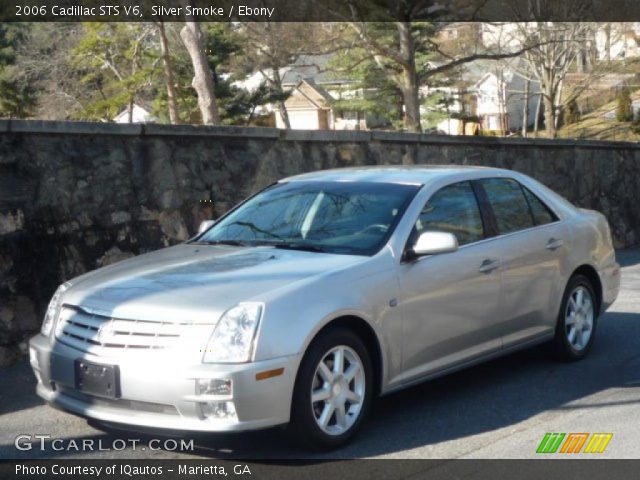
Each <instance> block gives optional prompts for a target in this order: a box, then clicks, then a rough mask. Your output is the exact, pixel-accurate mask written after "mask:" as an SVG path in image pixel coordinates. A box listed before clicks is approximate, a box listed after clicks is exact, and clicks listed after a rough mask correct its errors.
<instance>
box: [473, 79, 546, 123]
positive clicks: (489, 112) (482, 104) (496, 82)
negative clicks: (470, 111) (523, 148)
mask: <svg viewBox="0 0 640 480" xmlns="http://www.w3.org/2000/svg"><path fill="white" fill-rule="evenodd" d="M527 84H528V87H527ZM473 90H474V92H475V96H476V112H475V114H476V115H477V116H478V117H479V119H480V125H481V128H482V129H483V130H488V131H502V132H505V131H517V130H520V129H522V127H523V123H524V121H526V124H527V125H532V124H533V123H534V120H535V115H536V108H537V104H538V99H539V92H540V86H539V83H538V82H536V81H533V80H529V81H528V80H527V79H526V78H525V77H523V76H522V75H521V74H519V73H517V72H515V71H513V70H511V69H509V68H504V69H500V68H495V69H494V70H493V71H488V72H487V73H485V74H484V75H483V76H482V77H481V78H480V80H478V82H476V84H475V85H474V87H473ZM527 90H528V92H527ZM525 103H528V115H527V118H526V120H525V119H523V116H524V110H525Z"/></svg>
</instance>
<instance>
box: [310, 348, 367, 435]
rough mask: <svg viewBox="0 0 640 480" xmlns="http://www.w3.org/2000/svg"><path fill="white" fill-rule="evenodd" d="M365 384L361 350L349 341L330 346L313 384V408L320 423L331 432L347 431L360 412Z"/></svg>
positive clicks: (331, 433) (319, 424)
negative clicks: (348, 344) (356, 350)
mask: <svg viewBox="0 0 640 480" xmlns="http://www.w3.org/2000/svg"><path fill="white" fill-rule="evenodd" d="M365 388H366V377H365V372H364V368H363V365H362V360H361V359H360V357H359V356H358V354H357V353H356V352H355V351H354V350H353V349H352V348H350V347H348V346H346V345H339V346H337V347H334V348H332V349H331V350H329V351H328V352H327V353H326V354H325V355H324V356H323V357H322V360H320V363H319V364H318V366H317V367H316V371H315V374H314V376H313V382H312V384H311V409H312V411H313V416H314V418H315V420H316V423H317V425H318V427H320V429H321V430H322V431H323V432H325V433H327V434H329V435H341V434H343V433H345V432H347V431H348V430H349V429H350V428H351V427H352V426H353V425H354V424H355V422H356V421H357V420H358V417H359V416H360V412H361V410H362V405H363V401H364V397H365Z"/></svg>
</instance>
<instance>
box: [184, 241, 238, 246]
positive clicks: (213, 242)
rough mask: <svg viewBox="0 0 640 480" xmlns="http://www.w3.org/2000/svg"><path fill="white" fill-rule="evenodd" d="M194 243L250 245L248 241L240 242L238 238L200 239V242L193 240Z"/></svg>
mask: <svg viewBox="0 0 640 480" xmlns="http://www.w3.org/2000/svg"><path fill="white" fill-rule="evenodd" d="M192 245H231V246H234V247H248V246H249V244H248V243H245V242H239V241H238V240H200V241H198V242H192Z"/></svg>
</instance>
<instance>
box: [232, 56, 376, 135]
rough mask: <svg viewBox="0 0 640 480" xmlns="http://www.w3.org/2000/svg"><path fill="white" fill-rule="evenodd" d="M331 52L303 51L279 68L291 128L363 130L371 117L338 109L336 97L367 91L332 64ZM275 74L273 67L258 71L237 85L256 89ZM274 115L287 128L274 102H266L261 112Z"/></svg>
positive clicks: (358, 94) (349, 97) (276, 120)
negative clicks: (341, 75)
mask: <svg viewBox="0 0 640 480" xmlns="http://www.w3.org/2000/svg"><path fill="white" fill-rule="evenodd" d="M330 60H331V55H301V56H300V57H298V58H297V59H296V61H295V62H294V63H293V64H291V65H287V66H286V67H283V68H281V69H280V71H279V73H280V79H281V82H282V88H283V89H284V90H285V91H288V92H290V96H289V98H287V100H286V101H285V109H286V110H287V116H288V117H289V124H290V125H291V128H292V129H294V130H296V129H298V130H318V129H328V130H360V129H362V130H364V129H366V128H368V127H369V125H368V122H369V121H370V119H369V118H368V117H367V116H365V115H363V114H360V113H358V112H355V111H348V110H339V111H337V110H335V108H334V107H333V105H332V102H333V101H334V100H340V99H351V98H356V97H358V96H361V95H364V93H365V92H364V91H363V90H362V89H359V88H355V87H354V86H353V84H354V81H353V80H350V79H346V78H341V77H340V76H337V75H335V72H333V71H332V69H331V68H330V67H329V61H330ZM272 74H273V72H272V71H271V70H265V71H258V72H255V73H253V74H251V75H250V76H248V77H247V78H246V79H244V80H242V81H238V82H235V83H234V85H235V86H237V87H238V88H244V89H246V90H248V91H254V90H255V89H256V88H258V86H260V84H262V83H263V82H265V81H267V77H270V76H271V75H272ZM257 113H262V114H272V115H274V116H275V124H276V127H278V128H285V123H284V120H283V119H282V116H281V115H280V111H279V109H278V108H277V107H276V106H275V105H265V106H263V107H262V108H261V109H260V111H259V112H257Z"/></svg>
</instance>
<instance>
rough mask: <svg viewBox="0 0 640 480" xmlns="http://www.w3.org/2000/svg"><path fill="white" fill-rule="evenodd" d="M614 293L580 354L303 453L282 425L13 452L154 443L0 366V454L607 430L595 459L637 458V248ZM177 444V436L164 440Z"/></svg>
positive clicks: (350, 451)
mask: <svg viewBox="0 0 640 480" xmlns="http://www.w3.org/2000/svg"><path fill="white" fill-rule="evenodd" d="M618 260H619V262H620V263H621V264H622V265H623V273H622V290H621V293H620V296H619V298H618V300H617V301H616V303H615V304H614V305H613V307H612V308H611V309H610V311H609V312H607V313H606V314H605V315H604V317H603V318H602V319H601V320H600V323H599V325H598V332H597V338H596V343H595V345H594V348H593V350H592V352H591V355H590V356H589V358H587V359H586V360H585V361H582V362H578V363H570V364H566V363H557V362H554V361H553V360H551V359H550V358H549V356H548V353H547V351H546V349H545V348H543V347H537V348H533V349H530V350H527V351H524V352H520V353H516V354H513V355H509V356H507V357H503V358H500V359H497V360H494V361H492V362H490V363H487V364H484V365H480V366H477V367H473V368H470V369H467V370H465V371H462V372H459V373H456V374H453V375H450V376H448V377H445V378H441V379H438V380H435V381H431V382H428V383H425V384H423V385H420V386H417V387H414V388H411V389H409V390H406V391H403V392H400V393H397V394H394V395H390V396H387V397H384V398H382V399H380V400H379V401H378V402H377V404H376V405H375V407H374V410H373V412H372V416H371V417H372V418H371V420H370V421H369V422H368V423H367V424H366V426H365V428H364V429H363V431H362V432H361V434H360V435H359V436H358V438H357V439H356V441H355V442H354V443H353V444H352V445H350V446H348V447H347V448H345V449H343V450H340V451H338V452H333V453H330V454H323V455H311V454H309V453H307V452H304V451H301V450H299V449H298V448H297V447H296V446H295V445H293V444H292V443H290V442H289V440H288V437H287V436H286V435H285V434H284V432H283V431H282V430H281V429H271V430H267V431H262V432H254V433H245V434H232V435H202V434H199V435H191V434H183V436H184V437H185V438H188V439H191V438H193V440H194V446H195V448H194V449H193V451H191V452H186V453H185V452H182V453H178V452H176V451H170V450H154V451H151V450H149V449H148V448H145V449H144V450H143V449H141V448H138V449H136V450H135V451H133V450H132V449H130V448H127V449H126V450H124V451H119V452H114V451H92V452H75V451H54V450H52V449H51V446H52V445H51V443H50V442H49V441H46V442H45V445H46V449H45V451H40V450H39V449H36V448H34V449H33V450H31V451H26V452H23V451H19V450H17V449H16V448H15V447H14V439H15V437H16V436H17V435H19V434H42V433H46V434H49V435H51V437H52V438H55V437H59V438H63V439H75V440H76V442H78V443H80V442H81V441H82V440H94V441H95V442H96V444H97V441H98V440H101V441H102V444H103V445H111V444H112V442H113V440H114V439H117V438H121V439H130V438H134V439H137V438H140V439H143V440H144V439H145V438H147V439H148V438H161V437H159V436H158V432H146V433H145V434H144V435H143V434H142V433H140V432H139V431H135V430H134V431H128V432H127V431H115V430H112V429H110V428H108V427H106V426H104V425H99V424H97V423H94V422H87V421H86V420H83V419H81V418H78V417H75V416H72V415H70V414H66V413H63V412H60V411H57V410H54V409H52V408H50V407H48V406H45V405H44V404H43V403H42V401H40V400H39V398H38V397H36V395H35V394H34V379H33V377H32V374H31V371H30V368H29V366H28V363H27V362H23V363H21V364H19V365H16V366H13V367H9V368H4V369H0V385H1V386H2V389H1V391H0V458H37V457H39V458H43V457H54V458H153V459H160V458H185V459H186V458H200V457H206V458H220V459H224V458H278V459H285V458H300V457H306V458H321V457H329V458H361V457H384V458H447V459H450V458H533V457H535V456H536V454H535V450H536V448H537V446H538V444H539V443H540V441H541V439H542V437H543V436H544V434H545V433H546V432H567V433H569V432H611V433H613V439H612V440H611V442H610V444H609V446H608V448H607V450H606V452H605V453H604V454H603V455H602V456H600V458H603V457H605V458H639V457H640V429H638V418H640V250H625V251H621V252H619V253H618ZM169 435H170V436H171V437H172V438H177V435H178V434H177V433H173V434H172V433H169Z"/></svg>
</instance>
